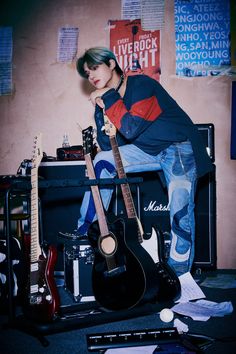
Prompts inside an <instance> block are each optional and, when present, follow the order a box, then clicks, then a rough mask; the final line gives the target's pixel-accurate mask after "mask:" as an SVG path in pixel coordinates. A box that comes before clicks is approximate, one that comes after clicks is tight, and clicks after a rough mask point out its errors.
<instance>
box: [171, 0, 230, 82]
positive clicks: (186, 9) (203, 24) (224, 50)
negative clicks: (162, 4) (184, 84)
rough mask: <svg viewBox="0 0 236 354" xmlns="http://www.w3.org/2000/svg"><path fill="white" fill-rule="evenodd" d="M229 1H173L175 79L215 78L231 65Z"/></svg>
mask: <svg viewBox="0 0 236 354" xmlns="http://www.w3.org/2000/svg"><path fill="white" fill-rule="evenodd" d="M229 2H230V0H191V1H184V0H175V36H176V75H179V76H208V75H218V74H220V73H222V72H224V70H226V69H227V68H228V67H229V65H230V61H231V60H230V40H229V36H230V4H229Z"/></svg>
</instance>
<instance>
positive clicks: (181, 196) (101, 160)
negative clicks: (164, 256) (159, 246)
mask: <svg viewBox="0 0 236 354" xmlns="http://www.w3.org/2000/svg"><path fill="white" fill-rule="evenodd" d="M119 149H120V154H121V158H122V161H123V166H124V169H125V172H126V173H131V172H145V171H158V170H163V172H164V175H165V179H166V184H167V188H168V198H169V208H170V225H171V247H170V256H169V259H168V263H169V265H170V266H172V268H174V270H175V271H176V273H177V275H181V274H183V273H185V272H188V271H190V270H191V267H192V264H193V258H194V238H195V218H194V207H195V204H194V196H195V190H196V182H197V175H196V164H195V159H194V155H193V151H192V146H191V143H190V142H189V141H185V142H181V143H174V144H172V145H170V146H169V147H168V148H167V149H165V150H163V151H162V152H161V153H159V154H158V155H156V156H152V155H149V154H147V153H145V152H143V151H142V150H140V149H139V148H138V147H136V146H135V145H132V144H130V145H124V146H121V147H120V148H119ZM94 167H95V173H96V177H97V178H111V177H115V175H116V170H115V163H114V159H113V154H112V151H111V150H110V151H102V152H99V153H98V154H97V155H96V157H95V159H94ZM157 178H158V176H157ZM112 192H113V189H111V188H104V189H101V197H102V201H103V204H104V207H105V209H108V207H109V203H110V200H111V197H112ZM80 214H81V217H80V218H79V220H78V225H77V227H78V230H79V233H80V234H83V235H85V234H87V231H88V228H89V226H90V224H91V222H93V221H95V220H96V212H95V207H94V203H93V198H92V195H91V192H90V191H87V192H86V193H85V195H84V199H83V202H82V205H81V209H80Z"/></svg>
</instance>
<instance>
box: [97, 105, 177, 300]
mask: <svg viewBox="0 0 236 354" xmlns="http://www.w3.org/2000/svg"><path fill="white" fill-rule="evenodd" d="M104 123H105V132H106V134H107V135H108V136H109V139H110V143H111V148H112V151H113V156H114V160H115V165H116V170H117V174H118V177H119V178H126V173H125V170H124V166H123V162H122V160H121V156H120V151H119V147H118V144H117V140H116V128H115V126H114V125H113V124H112V123H111V122H110V121H109V119H108V117H107V116H106V114H105V112H104ZM121 191H122V196H123V200H124V204H125V208H126V212H127V216H128V218H129V219H133V220H134V222H135V221H136V223H137V229H138V237H139V242H140V243H141V245H142V247H143V248H144V249H145V250H146V251H147V252H148V253H149V254H150V256H151V257H152V259H153V261H154V262H155V264H156V270H157V274H158V282H159V290H158V293H157V300H158V301H169V300H173V299H175V298H176V297H177V296H178V295H179V294H180V291H181V286H180V282H179V278H178V277H177V275H176V273H175V272H174V270H173V269H172V268H171V267H170V266H169V265H168V264H167V262H166V261H165V259H164V257H163V254H164V239H163V235H162V233H161V231H160V230H159V229H158V228H157V226H155V225H152V234H151V237H149V238H148V237H147V235H146V234H145V233H144V231H143V228H142V224H141V222H140V220H139V218H138V216H137V213H136V209H135V205H134V201H133V197H132V193H131V190H130V186H129V184H128V183H124V184H121Z"/></svg>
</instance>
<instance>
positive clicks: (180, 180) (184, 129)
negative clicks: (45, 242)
mask: <svg viewBox="0 0 236 354" xmlns="http://www.w3.org/2000/svg"><path fill="white" fill-rule="evenodd" d="M77 70H78V72H79V74H80V75H81V76H82V77H83V78H86V79H88V80H89V82H90V83H91V84H92V85H93V86H94V88H95V90H94V91H93V92H92V93H91V95H90V100H91V103H92V104H93V105H94V106H95V122H96V126H97V141H98V144H99V146H100V148H101V150H102V151H101V152H99V153H98V154H97V155H96V157H95V159H94V167H95V173H96V176H97V178H111V177H114V176H115V175H116V170H115V163H114V159H113V154H112V151H111V147H110V143H109V137H108V136H107V135H106V133H105V132H104V129H103V126H104V119H103V111H105V113H106V115H107V116H108V118H109V120H110V121H111V122H112V123H113V124H114V125H115V127H116V129H117V141H118V145H119V149H120V154H121V158H122V161H123V165H124V168H125V172H126V173H129V172H145V171H158V170H163V172H164V176H165V180H166V184H167V188H168V196H169V207H170V224H171V239H172V240H171V248H170V256H169V260H168V263H169V265H170V266H172V268H173V269H174V270H175V271H176V273H177V275H181V274H183V273H185V272H188V271H190V270H191V267H192V264H193V259H194V237H195V222H194V195H195V190H196V182H197V178H198V177H200V176H203V175H204V174H205V173H207V172H209V171H210V170H211V169H212V163H211V161H210V158H209V156H208V155H207V152H206V149H205V147H204V145H203V142H202V140H201V136H200V134H199V132H198V130H197V128H196V126H195V125H194V124H193V122H192V121H191V119H190V118H189V117H188V115H187V114H186V113H185V112H184V111H183V110H182V109H181V108H180V106H179V105H178V104H177V103H176V102H175V101H174V99H173V98H172V97H171V96H170V95H169V94H168V93H167V92H166V91H165V89H164V88H163V87H162V86H161V85H160V83H159V82H157V81H156V80H154V79H152V78H150V77H148V76H146V75H135V76H127V77H125V76H124V75H123V72H122V70H121V69H120V67H119V65H118V63H117V61H116V57H115V55H114V54H113V53H112V52H111V51H110V50H108V49H106V48H103V47H95V48H91V49H88V50H87V51H86V52H85V54H84V55H83V56H82V57H80V58H79V59H78V61H77ZM157 178H158V176H157ZM154 193H155V191H154ZM101 196H102V200H103V203H104V207H105V208H106V209H107V208H108V206H109V203H110V200H111V196H112V190H111V189H109V188H107V189H103V190H102V191H101ZM80 211H81V217H80V218H79V220H78V225H77V230H75V232H74V233H72V234H69V233H66V234H62V235H63V236H65V237H68V238H70V237H73V238H75V237H81V236H84V235H86V234H87V232H88V228H89V226H90V224H91V222H92V221H94V220H95V219H96V213H95V209H94V204H93V198H92V195H91V193H90V192H86V193H85V196H84V199H83V202H82V206H81V210H80Z"/></svg>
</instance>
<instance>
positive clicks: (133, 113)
mask: <svg viewBox="0 0 236 354" xmlns="http://www.w3.org/2000/svg"><path fill="white" fill-rule="evenodd" d="M102 99H103V102H104V104H105V112H106V114H107V116H108V118H109V119H110V121H111V122H112V123H113V124H114V125H115V126H116V128H117V130H118V131H117V141H118V144H119V145H124V144H134V145H136V146H137V147H139V148H140V149H141V150H143V151H145V152H146V153H148V154H150V155H157V154H159V153H160V152H161V151H162V150H164V149H166V148H167V147H168V146H169V145H171V144H172V143H175V142H181V141H185V140H190V141H191V144H192V148H193V152H194V156H195V160H196V165H197V173H198V176H199V177H200V176H202V175H204V174H205V173H207V172H209V171H210V170H212V163H211V160H210V158H209V156H208V154H207V152H206V148H205V146H204V144H203V141H202V137H201V135H200V133H199V132H198V129H197V127H196V126H195V125H194V124H193V122H192V121H191V119H190V118H189V116H188V115H187V114H186V113H185V112H184V111H183V110H182V108H181V107H180V106H179V105H178V104H177V103H176V101H175V100H174V99H173V98H172V97H171V96H170V95H169V94H168V93H167V91H166V90H165V89H164V88H163V87H162V86H161V84H160V83H159V82H157V81H156V80H154V79H152V78H150V77H148V76H146V75H136V76H128V79H127V86H126V91H125V95H124V97H123V98H121V96H120V94H119V93H118V92H117V91H116V90H115V89H111V90H109V91H107V92H106V93H105V94H104V95H103V96H102ZM95 122H96V125H97V141H98V144H99V146H100V148H101V149H102V150H110V149H111V146H110V142H109V137H108V136H107V135H106V134H105V132H104V131H103V130H102V126H103V112H102V110H101V109H100V108H99V107H98V106H96V109H95Z"/></svg>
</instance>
